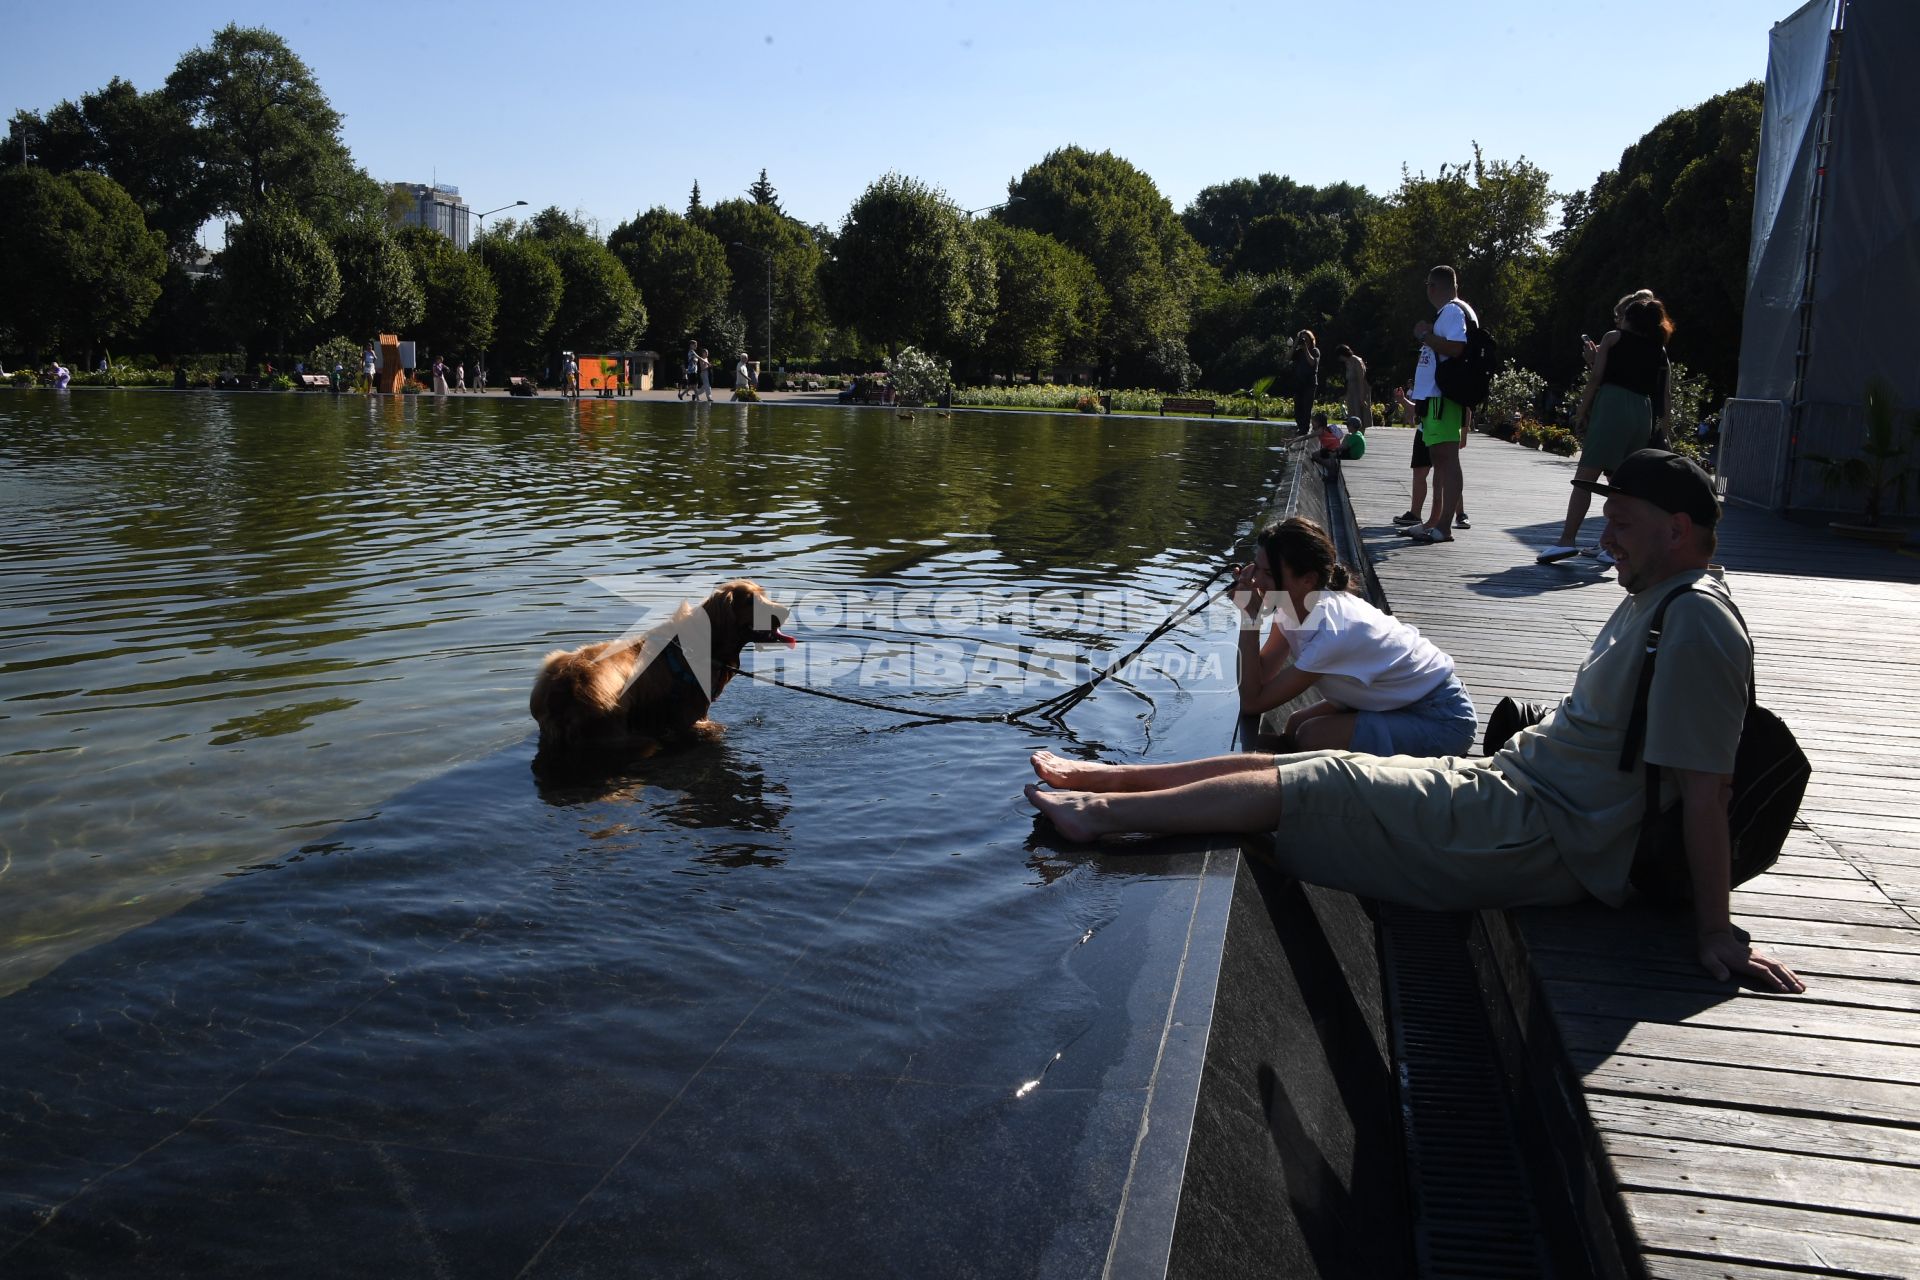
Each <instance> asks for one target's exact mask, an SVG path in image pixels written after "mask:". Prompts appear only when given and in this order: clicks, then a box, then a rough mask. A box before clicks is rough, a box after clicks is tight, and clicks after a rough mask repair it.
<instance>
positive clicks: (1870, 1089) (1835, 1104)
mask: <svg viewBox="0 0 1920 1280" xmlns="http://www.w3.org/2000/svg"><path fill="white" fill-rule="evenodd" d="M1573 1057H1574V1060H1575V1065H1576V1067H1578V1068H1579V1070H1578V1071H1577V1073H1576V1074H1577V1075H1578V1077H1579V1078H1580V1080H1581V1081H1582V1082H1583V1083H1584V1085H1585V1087H1586V1090H1587V1101H1588V1103H1589V1105H1591V1104H1593V1103H1595V1102H1598V1101H1599V1100H1600V1099H1602V1098H1604V1097H1608V1096H1619V1097H1622V1098H1630V1099H1640V1100H1647V1101H1652V1102H1655V1103H1657V1104H1659V1105H1661V1106H1665V1105H1669V1104H1672V1103H1676V1102H1689V1103H1697V1104H1699V1105H1701V1106H1723V1105H1725V1103H1726V1100H1727V1099H1729V1098H1738V1099H1740V1100H1741V1101H1742V1102H1743V1103H1744V1104H1745V1105H1747V1106H1749V1107H1755V1108H1768V1109H1770V1110H1772V1111H1776V1112H1791V1113H1795V1114H1799V1115H1805V1116H1818V1117H1825V1118H1829V1119H1834V1120H1851V1121H1858V1122H1860V1123H1863V1124H1885V1125H1908V1126H1911V1125H1916V1124H1920V1082H1916V1083H1906V1084H1901V1083H1894V1082H1890V1081H1883V1080H1865V1079H1859V1078H1857V1077H1850V1076H1847V1075H1845V1074H1841V1075H1840V1076H1837V1077H1836V1076H1834V1075H1815V1074H1812V1073H1809V1072H1797V1071H1761V1070H1756V1069H1755V1068H1754V1067H1752V1066H1751V1065H1749V1064H1748V1063H1746V1062H1744V1061H1743V1062H1741V1063H1738V1064H1732V1065H1730V1064H1727V1063H1717V1062H1702V1061H1699V1060H1697V1059H1687V1060H1675V1059H1671V1058H1652V1057H1645V1056H1642V1055H1640V1054H1635V1053H1604V1052H1601V1053H1594V1054H1588V1053H1586V1052H1584V1051H1579V1050H1576V1051H1575V1052H1574V1054H1573Z"/></svg>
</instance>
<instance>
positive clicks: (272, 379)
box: [260, 373, 293, 391]
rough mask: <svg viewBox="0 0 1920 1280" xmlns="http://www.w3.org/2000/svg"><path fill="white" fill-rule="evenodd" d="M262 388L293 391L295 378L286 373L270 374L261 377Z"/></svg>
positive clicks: (265, 389) (264, 389)
mask: <svg viewBox="0 0 1920 1280" xmlns="http://www.w3.org/2000/svg"><path fill="white" fill-rule="evenodd" d="M260 389H261V390H262V391H291V390H293V379H292V378H291V377H290V376H288V375H287V374H284V373H275V374H270V375H268V376H267V377H264V378H262V379H260Z"/></svg>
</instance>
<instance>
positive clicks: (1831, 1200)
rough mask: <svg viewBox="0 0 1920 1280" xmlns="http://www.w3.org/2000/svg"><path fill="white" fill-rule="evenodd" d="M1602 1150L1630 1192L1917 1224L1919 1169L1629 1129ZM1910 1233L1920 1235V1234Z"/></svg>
mask: <svg viewBox="0 0 1920 1280" xmlns="http://www.w3.org/2000/svg"><path fill="white" fill-rule="evenodd" d="M1606 1150H1607V1155H1608V1157H1609V1158H1610V1159H1611V1161H1612V1163H1613V1171H1614V1175H1615V1176H1616V1177H1617V1178H1618V1179H1619V1182H1620V1185H1621V1187H1622V1188H1624V1189H1626V1190H1629V1191H1673V1192H1680V1193H1683V1194H1690V1195H1696V1196H1716V1197H1724V1198H1726V1199H1729V1200H1762V1201H1765V1202H1767V1203H1768V1204H1773V1205H1792V1206H1797V1207H1799V1208H1804V1209H1821V1210H1837V1211H1840V1212H1843V1213H1858V1214H1871V1215H1875V1216H1878V1217H1882V1218H1894V1219H1904V1220H1905V1221H1906V1223H1907V1224H1908V1225H1909V1226H1910V1227H1912V1226H1920V1169H1914V1168H1903V1167H1901V1166H1899V1165H1891V1164H1880V1163H1876V1162H1874V1161H1870V1160H1836V1159H1834V1158H1832V1157H1831V1156H1819V1155H1807V1154H1800V1155H1796V1156H1794V1157H1793V1158H1791V1159H1784V1158H1782V1156H1781V1154H1780V1153H1779V1152H1775V1151H1753V1150H1750V1149H1748V1148H1745V1147H1731V1146H1722V1145H1720V1144H1718V1143H1713V1142H1695V1141H1688V1140H1685V1139H1681V1138H1654V1137H1647V1136H1644V1135H1642V1134H1635V1133H1618V1132H1614V1133H1609V1134H1607V1135H1606ZM1894 1229H1895V1230H1897V1229H1898V1228H1897V1227H1896V1228H1894ZM1914 1239H1915V1240H1916V1241H1920V1234H1915V1235H1914ZM1915 1262H1917V1263H1920V1256H1917V1257H1916V1258H1915Z"/></svg>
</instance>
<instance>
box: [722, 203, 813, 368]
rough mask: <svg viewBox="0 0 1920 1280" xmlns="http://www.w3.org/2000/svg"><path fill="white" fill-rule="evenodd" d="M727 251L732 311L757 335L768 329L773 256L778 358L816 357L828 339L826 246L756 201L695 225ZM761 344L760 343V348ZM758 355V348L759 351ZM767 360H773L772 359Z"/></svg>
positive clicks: (808, 230)
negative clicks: (747, 321) (769, 258)
mask: <svg viewBox="0 0 1920 1280" xmlns="http://www.w3.org/2000/svg"><path fill="white" fill-rule="evenodd" d="M690 221H692V222H693V224H694V225H695V226H697V227H699V228H701V229H702V230H704V231H706V232H707V233H708V234H709V235H711V236H713V238H714V239H716V240H718V241H719V242H720V243H721V244H722V245H724V246H725V247H726V252H727V270H728V272H729V274H730V275H731V276H732V279H733V283H732V287H731V290H730V292H729V293H728V295H727V309H728V310H730V311H737V312H739V313H740V314H741V315H743V316H746V317H748V318H749V319H750V321H751V322H752V325H753V332H754V333H755V334H760V333H761V332H762V331H763V329H764V327H765V320H764V317H765V315H766V312H767V261H766V258H765V256H764V254H765V253H771V254H772V255H773V347H774V351H776V352H783V353H788V354H793V355H797V354H802V353H805V354H812V353H813V352H816V351H819V350H821V349H822V348H823V346H824V343H825V338H826V332H825V331H826V324H827V313H826V304H825V303H824V302H823V301H822V298H821V286H820V267H821V258H822V253H821V246H820V241H819V238H818V237H817V236H816V235H815V233H814V230H813V228H811V227H809V226H807V225H806V224H805V223H802V222H798V221H796V220H794V219H793V218H789V217H787V216H786V215H785V214H783V213H780V212H778V211H777V210H775V209H774V208H773V206H771V205H761V204H755V203H753V202H752V201H751V200H722V201H721V202H720V203H719V204H716V205H712V206H710V207H708V208H706V209H704V210H702V211H701V212H700V214H699V216H697V217H695V218H692V219H690ZM761 341H762V339H759V338H756V339H755V342H756V344H757V343H759V342H761ZM756 349H757V348H756ZM767 357H768V358H769V359H773V358H774V356H773V353H772V352H768V353H767Z"/></svg>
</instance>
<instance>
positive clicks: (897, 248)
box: [821, 173, 975, 355]
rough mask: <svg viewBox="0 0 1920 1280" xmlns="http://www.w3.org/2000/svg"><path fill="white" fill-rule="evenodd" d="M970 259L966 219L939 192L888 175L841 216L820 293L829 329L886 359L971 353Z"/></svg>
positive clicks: (971, 247) (905, 178)
mask: <svg viewBox="0 0 1920 1280" xmlns="http://www.w3.org/2000/svg"><path fill="white" fill-rule="evenodd" d="M972 254H973V237H972V235H971V233H970V232H969V231H968V230H967V225H966V219H965V217H964V216H963V215H962V214H961V212H960V210H959V209H957V208H956V207H955V206H954V204H953V202H952V201H951V200H949V199H948V198H947V196H946V193H945V192H943V191H940V190H939V189H937V188H934V187H929V186H927V185H926V184H925V183H923V182H920V181H919V180H918V179H915V178H907V177H902V176H901V175H899V174H897V173H889V174H887V175H886V176H885V177H883V178H881V179H879V180H878V181H877V182H874V183H873V184H872V185H871V186H869V187H868V188H867V189H866V191H865V192H864V193H862V194H861V196H860V198H859V199H858V200H855V201H854V202H853V207H852V208H851V209H849V210H848V211H847V216H846V220H845V221H844V222H842V223H841V224H840V234H839V236H838V237H837V238H836V239H835V241H834V254H833V257H832V258H831V259H830V260H829V261H828V262H827V263H826V265H825V266H824V267H823V268H822V270H821V288H822V290H823V291H824V292H825V294H826V299H827V305H828V309H829V311H830V313H831V314H832V316H833V318H834V321H835V322H836V323H838V324H842V325H853V326H856V327H858V328H859V330H860V331H861V332H862V333H864V334H866V335H867V336H868V337H870V338H872V339H873V340H874V341H876V342H879V343H882V344H884V345H885V346H886V348H887V351H888V353H889V354H890V355H898V354H899V352H900V349H901V347H903V346H905V345H907V344H909V343H911V344H912V345H914V346H918V347H924V348H929V349H931V350H934V351H940V352H945V353H947V354H952V353H953V352H954V351H955V350H956V349H963V348H964V346H966V345H970V344H966V343H965V342H964V338H965V335H966V331H967V330H968V328H969V325H968V321H969V318H970V315H971V314H972V313H973V312H974V310H975V302H974V282H973V275H972V273H971V272H970V270H969V266H970V260H971V257H972Z"/></svg>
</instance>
